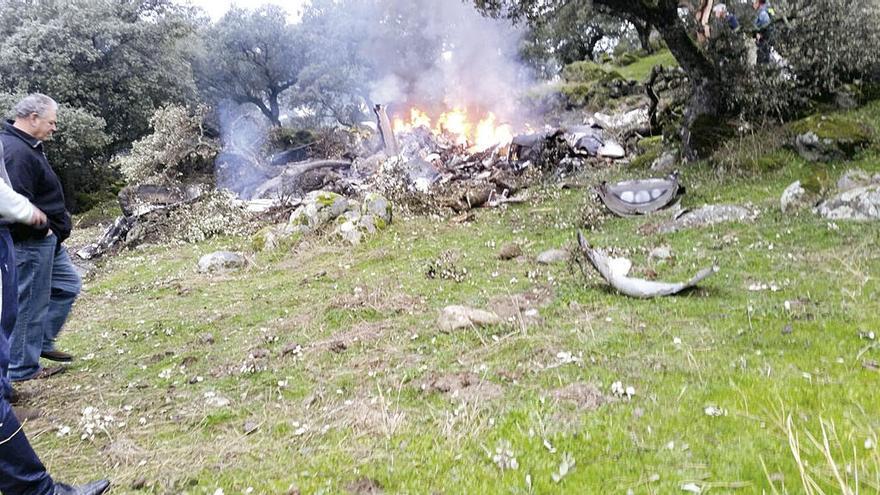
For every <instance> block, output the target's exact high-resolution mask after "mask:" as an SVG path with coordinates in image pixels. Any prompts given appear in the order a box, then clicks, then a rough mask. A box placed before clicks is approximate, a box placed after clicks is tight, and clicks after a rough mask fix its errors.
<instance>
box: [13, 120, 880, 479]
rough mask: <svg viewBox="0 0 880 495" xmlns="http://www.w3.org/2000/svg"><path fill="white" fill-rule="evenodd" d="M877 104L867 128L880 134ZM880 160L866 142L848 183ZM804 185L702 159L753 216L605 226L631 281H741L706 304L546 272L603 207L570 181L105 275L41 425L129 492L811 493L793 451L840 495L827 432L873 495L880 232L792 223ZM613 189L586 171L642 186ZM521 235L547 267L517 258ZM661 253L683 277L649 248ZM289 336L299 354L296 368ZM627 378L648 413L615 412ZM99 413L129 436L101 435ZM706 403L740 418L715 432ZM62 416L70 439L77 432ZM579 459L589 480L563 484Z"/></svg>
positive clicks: (711, 293)
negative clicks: (352, 233)
mask: <svg viewBox="0 0 880 495" xmlns="http://www.w3.org/2000/svg"><path fill="white" fill-rule="evenodd" d="M877 113H878V109H877V108H874V107H868V108H866V109H863V110H860V111H859V115H861V116H863V117H864V118H866V119H867V120H868V121H871V122H874V123H876V122H878V121H880V117H878V116H877ZM767 153H777V151H773V150H769V151H767ZM746 159H751V158H748V157H744V158H743V160H746ZM878 164H880V161H878V160H877V159H876V155H875V154H874V153H873V152H871V151H867V152H864V153H862V155H860V156H859V157H858V159H857V161H856V162H854V163H842V164H836V165H833V166H828V167H830V168H829V175H830V176H832V177H834V178H836V177H837V176H838V175H839V174H840V173H842V172H843V171H844V170H845V169H847V168H853V167H861V168H863V169H865V170H867V171H869V172H871V173H876V172H880V165H878ZM811 167H812V166H811V165H808V164H805V163H803V162H801V161H799V160H795V159H788V160H782V162H781V163H780V164H778V165H775V166H773V167H768V168H755V169H754V171H751V170H752V168H749V170H750V172H749V173H743V174H732V175H729V176H725V175H723V174H720V173H719V172H718V171H716V170H715V169H713V168H711V167H709V166H708V165H707V164H695V165H692V166H691V167H689V168H686V169H684V170H683V173H684V176H683V181H684V183H685V184H686V185H687V187H688V191H689V193H688V195H686V196H685V198H684V206H686V207H695V206H699V205H702V204H706V203H721V202H725V203H728V202H731V203H746V202H748V203H751V204H753V205H755V206H756V207H758V208H759V209H760V210H761V215H760V217H759V218H758V219H757V220H756V221H755V222H754V223H752V224H724V225H718V226H715V227H711V228H706V229H696V230H690V231H682V232H678V233H675V234H665V235H644V234H641V233H640V227H642V226H643V225H644V224H647V223H654V222H657V221H660V218H647V219H645V218H642V219H618V218H608V219H606V220H605V222H604V223H603V224H602V226H601V228H600V229H598V230H597V231H595V232H591V233H590V234H589V237H590V240H591V242H592V243H594V244H595V245H597V246H600V247H604V248H614V249H616V250H617V251H621V250H626V251H627V252H628V253H629V256H630V257H631V258H632V259H633V261H634V263H635V270H636V272H637V273H642V274H644V273H645V272H646V270H648V269H650V270H653V271H654V272H656V273H657V277H658V278H659V279H662V280H667V279H668V280H674V281H678V280H684V279H686V278H688V277H689V276H690V275H691V274H693V273H694V272H695V271H696V270H697V269H699V268H702V267H705V266H708V265H711V264H712V263H717V264H718V265H719V266H720V267H721V271H720V272H719V273H718V274H717V275H715V276H713V277H710V278H709V279H707V280H706V281H704V282H703V283H701V284H700V287H699V288H698V289H697V290H695V291H693V292H691V293H689V294H686V295H682V296H678V297H672V298H663V299H656V300H647V301H641V300H633V299H628V298H626V297H623V296H621V295H619V294H616V293H615V292H613V291H612V290H610V289H609V288H608V287H607V286H606V284H605V283H604V282H603V281H602V280H601V279H599V278H598V277H597V276H595V275H594V274H589V276H587V277H585V276H584V275H582V274H581V273H580V271H579V270H578V269H577V268H576V267H573V266H569V265H566V264H562V265H554V266H543V265H538V264H536V263H535V262H534V261H533V259H534V256H535V255H537V254H538V253H540V252H541V251H543V250H546V249H549V248H556V247H571V246H573V243H574V237H575V232H576V230H577V228H578V225H579V224H580V221H581V219H580V211H581V210H582V208H583V206H584V205H585V204H586V203H587V202H589V201H593V200H592V199H591V198H589V197H588V196H590V195H589V194H585V192H584V191H583V190H558V189H556V188H553V187H548V188H544V189H542V188H534V190H533V191H532V193H533V195H532V196H533V198H534V200H533V201H532V202H530V203H529V204H525V205H518V206H513V207H510V208H507V209H494V210H491V209H481V210H477V211H476V212H475V214H476V220H475V221H474V222H472V223H465V224H458V223H453V222H447V221H444V220H437V219H433V218H425V217H415V218H403V217H402V216H398V217H397V218H396V220H395V223H394V224H393V225H391V226H389V228H388V229H387V230H385V231H383V232H382V233H381V234H380V235H377V236H375V237H373V238H371V239H370V240H368V241H367V242H366V243H364V244H363V245H361V246H358V247H356V248H350V247H344V246H341V245H339V244H338V243H337V242H336V241H333V240H332V239H327V238H309V239H306V240H305V241H304V242H303V243H301V244H299V245H298V247H297V248H296V249H295V250H294V251H292V252H277V251H276V252H266V253H259V254H254V255H253V263H252V264H251V265H250V266H249V267H248V268H246V269H243V270H240V271H237V272H233V273H231V274H227V275H215V276H207V275H203V274H199V273H197V271H196V264H197V261H198V258H199V256H201V255H203V254H206V253H208V252H211V251H213V250H217V249H221V248H231V249H240V248H242V246H247V245H249V241H248V240H247V239H240V238H235V237H229V238H223V239H214V240H211V241H209V242H207V243H204V244H201V245H183V246H179V245H176V246H162V247H149V248H144V249H138V250H135V251H133V252H125V253H122V254H120V255H119V256H116V257H113V258H111V259H108V260H106V261H105V262H104V263H103V265H102V266H101V267H100V268H99V270H98V271H97V273H96V274H95V275H94V276H93V278H91V279H90V280H88V282H87V284H86V287H85V290H84V292H83V294H82V296H81V298H80V300H79V301H78V303H77V305H76V307H75V310H74V313H73V315H72V317H71V321H70V323H69V325H68V329H67V331H66V332H65V333H64V334H63V336H62V340H61V342H60V347H61V348H63V349H65V350H70V351H72V352H74V353H76V354H77V355H78V356H80V359H79V360H77V361H76V362H75V363H74V365H73V367H72V370H71V371H70V372H68V373H66V374H65V375H62V376H60V377H58V378H53V379H52V380H48V381H40V382H39V383H27V384H24V385H23V387H25V388H27V389H30V390H35V391H37V392H38V394H39V395H38V397H37V399H35V400H34V401H33V405H36V406H39V407H40V408H42V409H43V410H44V411H45V412H46V413H47V414H46V417H45V418H42V419H38V420H36V421H35V422H33V423H29V424H28V425H26V431H27V432H28V434H29V435H30V436H31V438H32V440H33V441H34V444H35V446H36V449H37V450H38V451H39V452H40V454H41V455H42V456H43V458H44V460H45V461H46V463H47V464H48V466H49V468H50V469H51V471H52V473H53V475H54V476H56V477H57V478H58V479H61V480H66V481H85V480H87V479H91V478H94V477H96V476H98V475H106V476H109V477H110V478H111V479H112V480H113V483H114V485H115V487H116V488H114V493H119V494H124V493H191V494H202V493H205V494H213V493H215V492H216V490H217V489H218V488H222V489H223V490H224V493H227V494H231V493H247V490H248V489H252V491H251V492H252V493H271V494H274V493H287V492H288V490H289V489H290V488H292V487H293V488H297V489H299V490H300V492H301V493H349V492H358V490H357V488H358V486H361V492H362V493H366V491H365V489H363V487H364V486H367V485H369V484H376V485H380V486H381V487H383V490H384V492H385V493H626V492H627V491H628V490H632V491H633V492H634V493H685V492H683V491H682V489H681V487H682V486H683V485H685V484H687V483H695V484H696V485H698V486H701V487H703V488H704V489H706V490H711V492H712V493H762V492H764V493H774V488H775V490H777V491H778V493H805V492H806V490H805V489H804V485H803V483H802V478H801V474H800V472H799V464H798V462H797V461H796V458H795V457H794V455H793V454H792V449H791V447H790V444H789V440H790V438H792V439H793V438H795V437H796V438H797V439H798V440H799V442H800V447H799V452H801V455H802V462H801V464H800V465H801V466H803V467H804V469H805V473H806V475H807V476H809V477H811V478H813V479H814V480H815V483H816V484H817V485H818V486H820V487H821V488H822V489H823V490H824V491H825V493H839V492H840V490H839V486H838V484H837V482H836V481H835V480H834V477H833V474H832V471H831V467H830V466H831V464H829V463H828V462H827V461H826V459H825V456H824V454H823V453H822V450H821V449H819V448H816V447H815V446H814V445H813V444H812V443H811V442H810V440H809V438H808V436H807V435H808V434H811V435H813V436H814V437H815V438H816V439H817V440H818V441H819V442H820V444H821V439H822V436H821V435H822V432H821V429H822V428H823V427H824V428H825V429H826V433H828V432H831V433H828V434H829V437H830V440H829V445H830V451H831V454H832V456H833V459H834V466H836V467H838V468H840V469H841V471H842V475H841V476H843V477H844V478H845V481H846V482H847V483H848V484H849V486H852V487H855V486H856V482H855V479H854V476H855V473H856V472H858V474H859V483H860V484H861V485H860V492H861V493H876V492H877V491H878V485H880V481H878V474H877V472H878V468H880V459H878V454H877V450H876V448H875V449H867V448H866V447H865V445H866V443H865V442H866V441H868V440H870V441H871V442H873V443H874V444H876V443H877V431H878V418H877V416H876V411H877V410H878V407H880V397H878V395H877V394H876V381H877V378H878V375H877V372H876V371H874V370H873V369H871V366H870V363H869V362H870V361H878V360H880V350H878V348H877V346H876V345H875V342H874V341H871V340H868V339H866V338H863V337H860V332H861V333H866V332H869V331H875V332H876V331H877V329H878V328H880V305H878V302H877V301H878V289H880V284H878V276H880V254H878V252H877V249H876V246H877V245H878V241H880V225H878V224H876V223H847V222H835V223H834V224H831V223H829V222H828V221H827V220H824V219H821V218H818V217H816V216H814V215H812V214H810V213H802V214H800V215H797V216H784V215H782V214H781V213H780V212H779V211H778V200H779V195H780V194H781V192H782V190H783V189H784V188H785V187H786V186H787V185H788V184H789V183H791V182H792V181H794V180H797V179H798V178H800V177H802V176H803V174H804V173H805V172H806V171H809V170H811ZM592 173H593V174H597V175H590V176H585V177H583V178H582V179H583V181H585V182H590V181H595V180H599V179H600V178H608V179H616V178H623V177H628V176H629V175H630V174H629V172H627V171H626V170H622V169H614V168H612V169H609V170H605V171H599V172H592ZM640 173H643V172H640ZM508 242H516V243H519V244H520V245H521V246H522V247H523V250H524V252H525V253H526V256H525V257H524V258H523V259H521V260H514V261H501V260H499V259H497V257H496V254H497V252H498V250H499V249H500V248H501V246H502V245H504V244H505V243H508ZM661 245H666V246H669V247H670V248H671V250H672V252H673V253H674V257H673V259H672V260H669V261H666V262H658V261H655V260H651V259H649V258H648V255H647V254H648V252H649V251H650V250H651V249H652V248H653V247H656V246H661ZM444 253H446V254H444ZM441 256H443V257H444V259H450V260H452V263H454V264H455V266H456V267H457V268H459V269H466V271H467V275H466V276H465V278H464V280H462V281H461V282H456V281H453V280H445V279H429V278H428V277H426V276H425V272H426V269H427V266H428V265H429V264H431V263H432V262H433V261H435V260H436V259H438V258H439V257H441ZM753 284H768V285H774V286H777V287H778V290H777V291H772V290H764V291H757V292H756V291H750V290H749V287H750V286H752V285H753ZM533 289H540V290H542V291H544V293H545V294H547V295H546V296H544V297H543V299H542V300H541V302H540V304H537V305H536V307H537V309H538V313H539V316H540V321H539V322H538V323H537V324H534V325H531V326H528V325H525V324H523V320H522V319H518V318H514V320H513V321H511V322H509V323H505V324H502V325H498V326H494V327H489V328H482V329H470V330H461V331H457V332H453V333H449V334H446V333H441V332H439V331H438V330H437V325H436V319H437V315H438V313H439V311H440V310H441V309H442V308H443V307H445V306H447V305H450V304H465V305H470V306H474V307H479V308H493V307H495V305H497V304H498V303H499V301H501V302H504V301H505V300H509V299H510V298H511V297H512V296H513V295H516V294H523V293H526V292H529V291H531V290H533ZM786 302H788V309H787V307H786ZM786 325H791V328H792V332H791V333H783V331H782V330H783V328H785V327H786ZM207 334H210V336H211V337H212V339H208V338H207ZM209 340H210V342H209ZM340 343H341V344H340ZM293 344H299V345H300V346H301V347H302V348H303V351H302V353H287V354H284V351H285V349H288V348H292V346H293ZM561 353H569V354H570V355H571V356H573V357H574V359H572V360H570V361H569V362H566V361H564V360H561V358H560V356H565V354H561ZM865 363H868V364H869V365H868V366H865ZM451 373H472V374H473V375H474V376H476V377H478V378H479V379H480V380H482V381H483V383H482V385H480V386H479V387H470V388H466V389H464V390H462V391H461V395H460V396H459V397H455V396H453V395H451V394H444V393H440V392H426V391H424V390H423V387H422V385H423V384H429V383H431V382H432V380H434V379H436V378H437V377H439V376H442V375H446V374H451ZM617 381H620V382H622V383H623V385H624V386H632V387H634V388H635V395H634V396H633V397H632V398H629V399H627V398H620V397H614V396H613V395H612V393H611V385H612V383H614V382H617ZM573 383H581V384H589V385H593V386H595V387H596V388H597V389H598V390H599V391H600V392H601V394H602V396H603V398H604V401H603V402H602V403H601V404H599V405H598V406H597V407H594V408H583V409H579V408H578V407H577V406H576V405H574V404H572V403H569V402H566V401H559V400H557V399H556V398H555V396H554V391H557V390H559V389H561V388H563V387H565V386H567V385H570V384H573ZM468 397H470V398H471V400H462V399H463V398H468ZM474 397H476V398H477V399H476V400H473V398H474ZM87 406H92V407H95V408H97V409H98V410H99V411H100V412H101V414H104V415H111V416H113V418H114V421H113V422H112V424H109V425H107V426H106V429H105V430H98V431H96V433H95V435H94V437H93V438H88V437H87V438H84V439H83V438H81V434H82V431H83V430H82V426H81V425H80V418H81V416H82V415H81V411H82V410H83V409H84V408H85V407H87ZM709 406H712V407H715V408H717V409H718V410H719V411H720V412H721V415H719V416H710V415H707V414H706V408H707V407H709ZM789 418H790V422H789ZM832 425H833V426H832ZM62 426H69V427H70V428H71V430H72V432H71V433H70V434H69V435H67V436H58V435H57V434H56V432H57V431H58V428H59V427H62ZM832 428H833V430H832ZM498 449H501V450H506V449H509V450H510V451H511V452H512V454H513V456H514V457H515V458H516V465H517V466H516V468H515V469H511V467H512V466H511V462H510V459H506V460H505V459H501V458H498V459H495V460H493V456H496V455H497V451H498ZM564 454H570V455H571V456H572V457H573V459H574V460H575V462H576V466H575V467H574V469H573V470H572V471H571V472H570V473H569V474H568V475H567V476H565V477H564V478H563V479H561V480H560V481H559V482H556V481H554V479H553V474H554V473H557V472H558V470H559V467H560V463H561V462H562V460H563V456H564ZM496 460H497V461H498V462H496ZM505 464H506V467H507V469H502V466H503V465H505ZM527 479H528V480H530V484H529V483H528V482H527ZM771 479H772V480H774V481H773V486H771V481H770V480H771ZM136 481H137V482H138V483H137V485H141V484H143V485H144V487H143V488H141V489H134V488H132V484H133V483H134V482H136ZM141 482H143V483H141Z"/></svg>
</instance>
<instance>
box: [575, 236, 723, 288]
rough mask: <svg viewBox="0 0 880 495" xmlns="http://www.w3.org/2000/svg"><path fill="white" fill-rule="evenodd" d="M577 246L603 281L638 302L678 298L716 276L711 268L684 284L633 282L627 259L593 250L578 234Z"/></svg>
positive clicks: (638, 279) (650, 281)
mask: <svg viewBox="0 0 880 495" xmlns="http://www.w3.org/2000/svg"><path fill="white" fill-rule="evenodd" d="M578 245H579V246H580V249H581V251H582V252H583V253H584V255H585V256H586V258H587V260H589V262H590V264H591V265H592V266H593V268H595V269H596V271H597V272H599V275H601V276H602V278H604V279H605V281H607V282H608V283H609V284H610V285H611V286H612V287H614V289H616V290H617V291H618V292H620V293H621V294H624V295H626V296H630V297H635V298H638V299H651V298H654V297H662V296H671V295H674V294H678V293H680V292H682V291H685V290H687V289H690V288H693V287H695V286H696V285H697V284H698V283H700V282H701V281H703V279H705V278H706V277H708V276H710V275H712V274H714V273H716V272H718V266H715V265H713V266H711V267H709V268H704V269H703V270H700V271H699V272H697V274H696V275H694V276H693V278H691V279H690V280H688V281H687V282H684V283H668V282H656V281H653V280H644V279H640V278H633V277H629V276H628V274H629V271H630V269H631V268H632V261H630V260H628V259H626V258H610V257H608V256H607V255H606V254H605V253H604V252H602V251H600V250H598V249H593V247H592V246H590V243H589V242H588V241H587V239H586V237H584V235H583V234H582V233H581V232H578Z"/></svg>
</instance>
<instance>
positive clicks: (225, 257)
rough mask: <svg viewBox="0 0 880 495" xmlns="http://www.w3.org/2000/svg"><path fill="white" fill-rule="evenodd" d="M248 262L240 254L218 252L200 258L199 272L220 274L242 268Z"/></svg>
mask: <svg viewBox="0 0 880 495" xmlns="http://www.w3.org/2000/svg"><path fill="white" fill-rule="evenodd" d="M245 264H247V261H246V260H245V259H244V257H243V256H241V255H240V254H238V253H233V252H231V251H217V252H214V253H211V254H206V255H204V256H202V257H201V258H199V271H200V272H202V273H209V272H219V271H228V270H234V269H236V268H241V267H243V266H244V265H245Z"/></svg>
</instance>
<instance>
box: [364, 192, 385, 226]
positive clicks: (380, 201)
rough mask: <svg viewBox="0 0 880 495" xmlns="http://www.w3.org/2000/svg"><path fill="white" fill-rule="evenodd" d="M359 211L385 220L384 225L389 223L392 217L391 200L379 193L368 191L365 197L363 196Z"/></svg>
mask: <svg viewBox="0 0 880 495" xmlns="http://www.w3.org/2000/svg"><path fill="white" fill-rule="evenodd" d="M361 213H363V214H364V215H368V214H369V215H373V216H374V217H376V218H378V219H381V220H382V221H383V222H385V224H386V225H387V224H390V223H391V219H392V207H391V201H388V200H387V199H386V198H385V197H384V196H382V195H381V194H378V193H373V192H371V193H368V194H367V195H366V197H364V202H363V204H362V205H361Z"/></svg>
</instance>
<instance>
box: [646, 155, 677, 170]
mask: <svg viewBox="0 0 880 495" xmlns="http://www.w3.org/2000/svg"><path fill="white" fill-rule="evenodd" d="M676 165H678V156H676V154H675V153H673V152H671V151H664V152H663V154H662V155H660V156H659V157H657V159H655V160H654V161H653V162H652V163H651V170H655V171H657V172H671V171H672V170H674V169H675V167H676Z"/></svg>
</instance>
